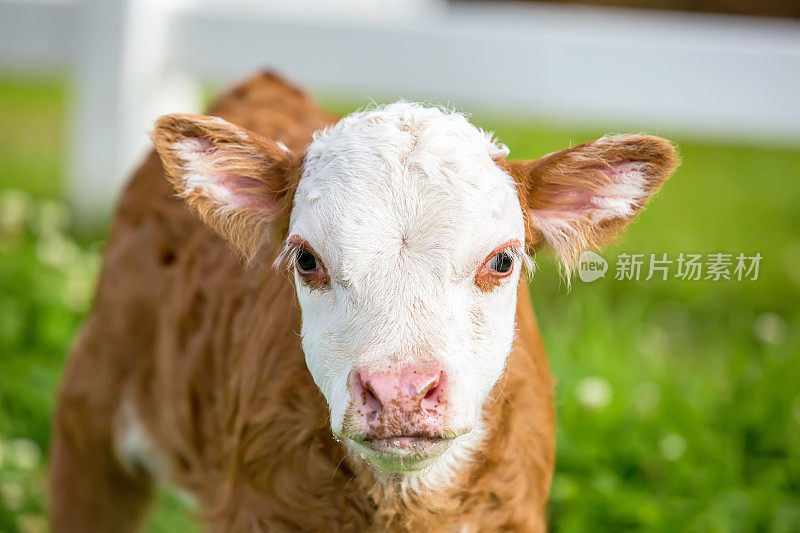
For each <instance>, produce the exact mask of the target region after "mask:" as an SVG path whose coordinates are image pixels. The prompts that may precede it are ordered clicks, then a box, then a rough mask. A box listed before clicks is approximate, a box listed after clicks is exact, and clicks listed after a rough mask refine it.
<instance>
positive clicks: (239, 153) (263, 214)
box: [150, 114, 302, 260]
mask: <svg viewBox="0 0 800 533" xmlns="http://www.w3.org/2000/svg"><path fill="white" fill-rule="evenodd" d="M150 137H151V138H152V140H153V144H154V145H155V148H156V151H157V152H158V155H159V156H160V157H161V162H162V164H163V166H164V170H165V171H166V175H167V178H168V179H169V181H170V183H171V184H172V186H173V187H174V188H175V190H176V191H177V193H178V195H179V196H180V197H181V198H183V199H184V200H185V201H186V203H187V204H188V205H189V206H190V207H191V209H192V210H193V211H195V212H196V213H197V214H198V215H199V216H200V218H201V219H202V220H203V222H205V223H206V225H208V226H209V227H210V228H211V229H212V230H214V232H216V233H217V234H219V235H220V236H221V237H223V238H225V239H227V240H228V241H230V242H231V243H232V244H233V245H234V246H235V247H236V248H237V249H238V250H239V251H240V252H241V253H242V255H243V256H244V257H245V258H246V259H248V260H250V259H252V258H253V257H254V256H255V255H256V253H257V252H258V250H259V249H260V248H261V246H262V245H263V244H264V242H266V241H267V240H278V242H279V240H280V239H281V238H282V237H283V233H285V232H286V230H287V226H288V221H289V213H290V211H291V203H292V197H293V195H294V189H295V186H296V184H297V181H298V178H299V174H300V172H301V169H302V156H298V155H294V154H292V153H291V152H290V151H289V150H288V149H287V148H286V147H285V146H284V145H283V144H280V143H276V142H274V141H271V140H269V139H265V138H264V137H261V136H260V135H258V134H256V133H253V132H250V131H247V130H245V129H243V128H240V127H238V126H235V125H233V124H231V123H229V122H226V121H224V120H222V119H221V118H218V117H212V116H203V115H187V114H176V115H165V116H162V117H161V118H159V119H158V120H157V121H156V125H155V129H154V130H153V132H152V133H151V135H150ZM276 244H277V243H276Z"/></svg>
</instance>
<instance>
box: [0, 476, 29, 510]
mask: <svg viewBox="0 0 800 533" xmlns="http://www.w3.org/2000/svg"><path fill="white" fill-rule="evenodd" d="M0 497H2V498H3V501H4V502H5V504H6V507H8V508H9V509H11V510H12V511H16V510H17V509H19V508H20V507H22V504H23V502H24V501H25V490H24V489H23V487H22V485H21V484H20V483H18V482H16V481H11V480H7V481H3V482H1V483H0Z"/></svg>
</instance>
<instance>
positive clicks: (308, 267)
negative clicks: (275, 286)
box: [295, 250, 319, 272]
mask: <svg viewBox="0 0 800 533" xmlns="http://www.w3.org/2000/svg"><path fill="white" fill-rule="evenodd" d="M295 262H296V263H297V269H298V270H300V272H313V271H314V270H316V269H317V268H319V263H317V258H316V257H314V254H312V253H311V252H309V251H308V250H299V251H298V252H297V258H296V259H295Z"/></svg>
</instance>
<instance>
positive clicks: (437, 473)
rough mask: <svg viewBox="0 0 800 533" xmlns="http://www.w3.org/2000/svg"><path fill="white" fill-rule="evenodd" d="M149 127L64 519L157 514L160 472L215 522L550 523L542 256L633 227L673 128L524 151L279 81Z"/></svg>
mask: <svg viewBox="0 0 800 533" xmlns="http://www.w3.org/2000/svg"><path fill="white" fill-rule="evenodd" d="M152 138H153V142H154V144H155V147H156V151H157V154H156V153H154V154H151V155H150V156H149V157H148V158H147V160H146V161H145V162H144V164H143V165H142V167H141V168H140V169H139V170H138V172H136V174H135V175H134V177H133V180H132V181H131V182H130V184H129V185H128V187H127V190H126V191H125V192H124V194H123V196H122V199H121V201H120V204H119V206H118V209H117V213H116V217H115V219H114V223H113V228H112V230H111V236H110V239H109V244H108V248H107V250H106V252H105V265H104V268H103V271H102V274H101V277H100V281H99V287H98V290H97V295H96V298H95V303H94V308H93V311H92V313H91V314H90V316H89V318H88V319H87V321H86V323H85V325H84V327H83V329H82V331H81V333H80V336H79V338H78V340H77V343H76V346H75V348H74V350H73V354H72V357H71V358H70V360H69V364H68V367H67V370H66V375H65V378H64V384H63V387H62V389H61V392H60V395H59V399H58V407H57V411H56V415H55V430H54V441H53V447H52V459H51V465H50V467H51V475H50V495H51V500H50V504H51V521H52V528H53V530H54V531H127V530H133V529H136V528H137V526H138V524H139V523H140V520H141V518H142V516H143V514H144V511H145V509H146V507H147V504H148V502H149V500H150V496H151V490H152V486H153V483H154V480H157V479H165V480H168V481H169V482H171V483H174V484H176V485H177V486H179V487H181V488H182V489H184V490H185V491H187V492H188V493H190V494H191V495H193V496H194V498H195V499H196V500H197V502H198V504H199V509H200V515H201V519H202V520H203V521H204V522H205V523H206V524H207V525H208V527H209V528H210V529H211V530H226V531H227V530H230V531H244V530H248V531H249V530H261V529H265V530H270V531H273V530H274V531H284V530H286V531H294V530H298V529H302V530H312V531H338V530H347V531H355V530H358V531H361V530H395V531H407V530H430V529H433V528H435V529H437V530H442V531H497V530H508V529H511V530H527V531H538V530H542V529H544V516H545V506H546V502H547V494H548V490H549V485H550V479H551V476H552V471H553V460H554V414H553V384H552V380H551V377H550V374H549V370H548V365H547V361H546V358H545V353H544V350H543V347H542V344H541V340H540V338H539V333H538V330H537V326H536V320H535V318H534V314H533V310H532V308H531V303H530V298H529V296H528V289H527V284H526V282H525V281H526V280H525V277H524V276H523V274H524V271H525V270H526V269H528V268H530V266H531V261H530V259H529V254H531V253H532V251H533V250H535V249H537V248H538V247H540V246H544V245H549V246H550V247H551V248H552V249H553V250H554V252H555V254H556V255H557V257H558V258H559V259H560V260H561V261H562V263H563V264H564V265H565V268H566V269H567V270H569V268H570V267H571V266H572V265H573V263H574V262H575V261H576V257H577V256H578V254H579V253H580V251H581V250H584V249H587V248H594V247H598V246H600V245H602V244H604V243H606V242H608V241H609V240H610V239H612V238H613V237H614V235H615V234H616V233H617V232H618V231H619V230H620V229H622V228H623V227H624V226H625V225H626V224H627V223H628V222H630V221H631V220H632V219H633V218H634V217H635V216H636V215H637V214H638V213H639V211H641V209H642V207H643V205H644V203H645V202H646V201H647V200H648V198H650V196H651V195H652V194H653V193H654V192H655V191H656V190H657V189H658V187H659V186H660V185H661V183H662V182H663V181H664V180H665V179H666V178H667V177H668V176H669V174H670V173H671V172H672V170H673V169H674V168H675V166H676V164H677V162H676V156H675V152H674V150H673V147H672V146H671V145H670V143H669V142H667V141H665V140H663V139H660V138H657V137H651V136H645V135H622V136H618V137H605V138H602V139H599V140H597V141H594V142H590V143H587V144H582V145H579V146H575V147H572V148H568V149H566V150H563V151H560V152H556V153H553V154H550V155H548V156H545V157H543V158H541V159H538V160H536V161H524V162H519V161H510V160H507V159H506V156H507V155H508V149H507V148H506V147H505V146H503V145H502V144H499V143H498V142H497V140H495V139H494V138H493V137H492V136H491V135H490V134H487V133H485V132H483V131H481V130H479V129H478V128H476V127H474V126H472V125H471V124H470V123H469V122H468V121H467V119H466V118H464V116H463V115H460V114H457V113H453V112H449V111H445V110H442V109H438V108H429V107H424V106H422V105H419V104H412V103H403V102H400V103H396V104H391V105H387V106H385V107H377V108H374V109H370V110H367V111H362V112H358V113H354V114H352V115H349V116H347V117H345V118H342V119H340V120H338V121H336V120H334V119H333V118H331V117H330V116H328V115H327V114H325V113H324V112H323V111H321V110H320V109H319V108H318V107H317V106H316V105H315V104H314V103H313V102H312V101H311V100H310V99H309V98H308V97H307V96H306V95H305V94H304V93H302V92H301V91H299V90H298V89H296V88H293V87H291V86H289V85H287V84H286V83H285V82H283V81H281V80H280V79H279V78H277V77H275V76H273V75H270V74H263V75H257V76H255V77H253V78H251V79H250V80H248V81H246V82H244V83H243V84H241V85H239V86H237V87H236V88H234V89H233V90H231V91H230V92H228V93H227V94H226V95H224V96H223V97H222V98H221V99H219V100H218V101H217V103H216V104H215V105H214V106H213V107H212V109H211V110H210V115H209V116H199V115H169V116H165V117H162V118H161V119H159V120H158V122H157V123H156V126H155V130H154V131H153V134H152ZM162 166H163V168H162ZM176 192H177V195H176V194H175V193H176ZM186 206H188V209H187V208H186ZM209 228H210V230H209Z"/></svg>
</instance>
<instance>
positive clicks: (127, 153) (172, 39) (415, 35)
mask: <svg viewBox="0 0 800 533" xmlns="http://www.w3.org/2000/svg"><path fill="white" fill-rule="evenodd" d="M368 6H369V8H368ZM301 8H305V9H301ZM265 66H269V67H273V68H276V69H278V70H280V71H282V72H284V73H285V74H286V75H287V76H289V77H291V78H293V79H295V80H297V81H299V82H300V83H302V84H304V85H307V86H309V87H311V88H312V89H314V90H315V91H320V92H329V93H340V94H347V95H348V96H349V97H351V98H353V99H355V100H356V101H359V100H360V101H364V102H366V101H367V99H368V98H371V97H372V98H397V97H404V98H420V99H425V100H436V101H444V102H449V103H453V104H455V105H456V106H458V107H462V108H465V109H481V110H491V111H495V112H499V113H502V114H506V115H512V114H513V115H514V116H530V117H535V118H546V119H552V120H558V121H564V122H569V123H575V124H578V123H580V124H592V125H600V126H601V127H603V128H605V129H607V130H609V131H620V130H622V129H646V130H655V131H660V132H662V133H670V134H683V135H703V136H706V137H711V138H729V139H738V140H750V141H757V142H768V143H781V144H787V143H791V144H798V143H800V23H798V22H795V21H781V20H770V19H751V18H745V17H726V16H710V15H689V14H666V13H645V12H636V11H625V10H601V9H589V8H579V7H571V6H555V5H546V4H538V5H502V4H494V3H492V4H472V3H467V4H451V5H447V4H444V3H441V2H438V1H435V0H416V1H414V2H411V3H403V4H399V3H396V2H392V1H391V0H384V1H383V2H377V3H376V2H374V1H373V2H369V1H368V0H350V1H349V2H347V4H346V5H343V4H338V5H337V6H336V8H335V9H334V8H332V7H331V5H330V3H328V4H326V3H322V2H319V3H318V2H315V1H314V0H305V3H304V4H302V5H301V6H300V7H298V6H297V5H296V4H295V5H294V8H292V9H289V8H287V7H285V6H281V5H280V3H278V2H263V1H262V2H259V3H242V2H239V3H236V2H213V3H196V2H191V1H190V0H186V1H182V2H181V1H177V2H176V1H174V0H173V1H171V2H170V1H166V0H83V1H82V2H80V3H71V2H68V1H66V0H61V1H59V0H0V68H4V67H5V68H20V67H25V68H27V69H34V70H47V69H52V68H65V69H67V70H69V71H71V72H74V73H75V74H76V76H75V80H76V82H77V84H76V87H77V91H76V102H75V109H74V123H75V129H74V131H75V135H74V139H75V145H74V147H73V150H72V154H73V159H72V167H71V168H72V172H71V175H72V180H71V183H72V199H73V201H74V202H75V203H76V205H77V207H78V208H79V209H82V210H86V211H87V212H97V210H98V208H99V209H100V210H101V211H102V210H107V209H108V206H109V205H110V203H111V199H112V198H113V196H114V195H115V194H116V192H117V189H118V186H119V183H120V182H121V180H122V179H124V177H125V175H126V173H127V172H128V171H129V170H130V168H131V166H132V164H133V163H134V162H135V161H136V160H137V159H138V158H139V157H140V156H141V153H142V151H143V149H144V147H145V146H146V143H147V139H146V136H145V132H146V131H147V129H148V128H149V125H150V124H151V122H152V120H153V118H154V117H155V116H156V115H157V114H158V113H160V112H167V111H191V110H197V106H198V105H199V101H200V100H199V91H198V89H197V87H198V86H199V85H198V83H197V82H198V81H202V80H214V81H223V80H225V81H228V80H232V79H234V78H236V77H239V76H242V75H244V74H246V73H247V72H248V71H250V70H253V69H257V68H263V67H265Z"/></svg>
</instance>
